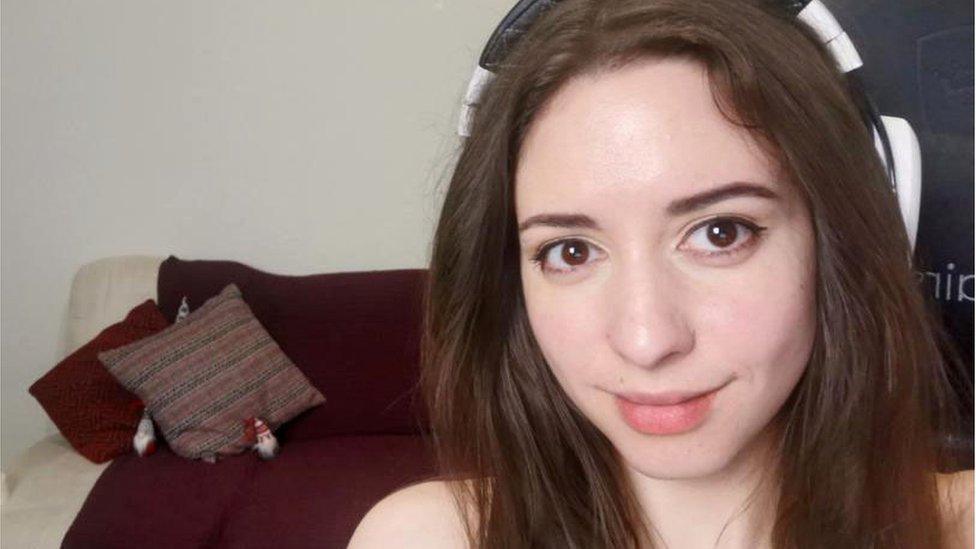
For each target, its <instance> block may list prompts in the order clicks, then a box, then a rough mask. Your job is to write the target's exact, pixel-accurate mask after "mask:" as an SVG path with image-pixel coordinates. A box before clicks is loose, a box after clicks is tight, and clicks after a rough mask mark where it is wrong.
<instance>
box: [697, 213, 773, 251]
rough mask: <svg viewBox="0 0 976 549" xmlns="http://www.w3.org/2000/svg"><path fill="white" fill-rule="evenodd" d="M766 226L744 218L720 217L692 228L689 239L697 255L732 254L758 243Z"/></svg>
mask: <svg viewBox="0 0 976 549" xmlns="http://www.w3.org/2000/svg"><path fill="white" fill-rule="evenodd" d="M765 230H766V227H760V226H758V225H756V224H755V223H752V222H750V221H746V220H744V219H738V218H729V217H719V218H715V219H711V220H709V221H706V222H704V223H702V224H701V225H698V226H697V227H695V228H694V229H692V231H691V233H690V235H689V236H688V238H687V241H688V242H689V244H690V245H691V247H692V248H693V249H695V250H696V251H695V252H694V253H695V254H696V255H701V256H706V257H707V256H720V255H732V254H736V253H738V252H740V251H744V250H745V249H746V248H749V247H751V246H752V245H753V244H756V242H757V239H758V238H759V235H760V233H762V232H763V231H765Z"/></svg>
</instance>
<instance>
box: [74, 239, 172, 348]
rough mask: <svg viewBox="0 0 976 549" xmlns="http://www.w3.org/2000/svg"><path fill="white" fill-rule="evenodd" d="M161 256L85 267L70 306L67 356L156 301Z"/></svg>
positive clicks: (125, 258) (98, 262) (132, 257)
mask: <svg viewBox="0 0 976 549" xmlns="http://www.w3.org/2000/svg"><path fill="white" fill-rule="evenodd" d="M165 259H166V258H165V257H161V256H146V255H125V256H113V257H105V258H102V259H98V260H96V261H92V262H91V263H86V264H85V265H82V266H81V267H80V268H79V269H78V271H77V272H76V273H75V276H74V280H73V281H72V283H71V296H70V298H69V303H68V327H67V336H66V337H67V340H66V341H65V342H64V345H65V349H63V351H64V352H62V353H61V355H62V356H67V355H68V354H69V353H71V352H74V351H75V350H76V349H78V348H79V347H81V346H82V345H84V344H85V343H88V342H89V341H90V340H91V339H92V338H94V337H95V336H96V335H98V333H99V332H101V331H102V330H104V329H105V328H107V327H109V326H111V325H112V324H115V323H116V322H119V321H120V320H122V319H123V318H125V315H126V314H127V313H128V312H129V311H130V310H131V309H132V308H133V307H135V306H136V305H139V304H140V303H142V302H143V301H145V300H147V299H153V300H155V299H156V280H157V276H158V273H159V265H160V263H162V262H163V260H165Z"/></svg>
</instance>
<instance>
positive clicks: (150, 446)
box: [132, 408, 156, 457]
mask: <svg viewBox="0 0 976 549" xmlns="http://www.w3.org/2000/svg"><path fill="white" fill-rule="evenodd" d="M132 447H133V448H135V450H136V453H137V454H139V457H146V456H148V455H150V454H152V453H153V452H155V451H156V430H155V429H153V422H152V417H150V416H149V410H146V409H145V408H143V410H142V419H140V420H139V427H138V428H136V434H135V436H133V437H132Z"/></svg>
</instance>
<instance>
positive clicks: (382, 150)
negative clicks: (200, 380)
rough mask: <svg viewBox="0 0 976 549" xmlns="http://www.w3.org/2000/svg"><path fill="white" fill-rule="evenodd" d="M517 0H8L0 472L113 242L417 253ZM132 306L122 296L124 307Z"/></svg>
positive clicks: (213, 249) (35, 419)
mask: <svg viewBox="0 0 976 549" xmlns="http://www.w3.org/2000/svg"><path fill="white" fill-rule="evenodd" d="M514 3H515V2H514V0H440V1H420V0H409V1H408V0H380V1H374V2H358V1H353V0H345V1H342V2H338V1H326V0H318V1H312V0H304V1H283V2H266V1H254V0H246V1H244V0H234V1H198V0H192V1H191V0H167V1H165V2H163V1H145V2H130V1H125V0H102V1H98V2H68V1H64V0H58V1H53V0H48V1H37V0H10V1H7V0H4V1H3V3H2V20H0V24H2V45H0V52H2V111H3V118H2V134H0V135H2V158H0V166H2V196H0V246H2V261H0V287H2V313H0V314H2V318H0V332H2V341H0V445H2V447H0V450H2V452H0V453H2V455H0V466H2V464H4V463H10V460H11V458H13V457H14V456H16V454H17V453H18V452H20V451H22V450H23V449H24V448H26V447H27V446H28V445H30V444H31V443H33V442H34V441H36V440H38V439H39V438H41V437H42V436H44V435H45V434H46V433H49V432H54V430H55V428H54V426H53V424H52V423H51V422H50V420H48V419H47V416H46V415H45V414H44V412H43V410H42V409H41V407H40V406H39V405H38V404H37V403H36V401H34V399H33V398H32V397H31V396H30V395H29V394H28V393H27V387H28V386H29V385H30V384H31V383H33V381H34V380H36V379H37V378H38V377H40V376H41V375H42V374H43V373H44V372H46V371H47V370H48V369H49V368H51V367H52V366H53V365H54V364H55V363H56V362H57V361H58V360H60V359H61V358H62V357H63V356H64V354H65V353H66V350H65V349H62V348H61V345H62V343H61V341H62V338H63V335H62V331H63V329H64V328H63V325H64V322H63V318H64V315H65V311H66V307H67V300H68V290H69V285H70V283H71V277H72V276H73V274H74V272H75V270H76V269H77V268H78V267H79V266H80V265H82V264H83V263H86V262H89V261H92V260H94V259H97V258H99V257H104V256H110V255H121V254H148V255H161V256H165V255H167V254H170V253H173V254H176V255H178V256H180V257H184V258H187V259H203V258H220V259H233V260H237V261H242V262H245V263H249V264H251V265H253V266H255V267H258V268H261V269H264V270H268V271H272V272H277V273H283V274H310V273H319V272H333V271H350V270H369V269H392V268H414V267H423V266H425V265H426V262H427V259H428V257H429V244H430V237H431V232H432V229H433V225H434V222H435V219H436V215H437V212H438V206H439V204H440V199H441V197H442V196H443V192H442V191H443V186H444V185H445V184H446V179H447V177H448V176H449V170H450V167H451V164H452V162H453V160H454V154H455V151H456V147H457V144H458V138H457V137H456V135H455V133H454V131H455V127H456V124H457V114H458V111H459V109H458V105H459V102H460V99H461V97H462V96H463V93H464V89H465V86H466V84H467V79H468V76H469V74H470V71H471V69H472V67H473V64H474V62H475V61H476V59H477V56H478V54H479V53H480V50H481V47H482V45H483V43H484V41H485V40H486V39H487V37H488V35H489V34H490V32H491V30H492V29H493V28H494V26H495V25H496V24H497V22H498V21H499V20H500V19H501V17H502V16H503V15H504V14H505V12H506V11H507V10H508V9H509V8H510V7H511V6H512V5H514ZM133 305H135V304H133Z"/></svg>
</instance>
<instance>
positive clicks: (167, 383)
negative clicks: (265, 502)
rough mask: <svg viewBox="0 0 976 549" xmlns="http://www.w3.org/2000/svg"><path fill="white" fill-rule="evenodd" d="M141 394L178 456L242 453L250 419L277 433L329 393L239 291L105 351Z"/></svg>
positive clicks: (115, 370) (230, 288) (108, 362)
mask: <svg viewBox="0 0 976 549" xmlns="http://www.w3.org/2000/svg"><path fill="white" fill-rule="evenodd" d="M98 358H99V359H100V360H101V361H102V363H103V364H105V366H106V367H107V368H108V369H109V371H110V372H111V373H112V375H114V376H115V377H116V379H118V380H119V382H120V383H122V385H124V386H125V387H126V388H127V389H129V390H130V391H132V392H134V393H136V394H137V395H139V396H140V397H141V398H142V400H143V401H144V402H145V403H146V408H147V409H148V410H149V411H150V413H151V414H152V417H153V419H154V420H155V421H156V423H157V424H158V425H159V427H160V428H161V430H162V435H163V438H164V439H165V440H166V442H167V444H169V446H170V447H171V448H172V449H173V451H174V452H176V453H177V454H179V455H181V456H184V457H187V458H213V457H217V456H228V455H234V454H238V453H240V452H243V451H245V450H247V449H248V448H250V447H251V446H252V444H253V441H251V440H248V439H247V437H246V436H245V433H246V427H247V425H246V423H245V421H246V420H248V419H249V418H252V417H259V418H261V419H263V420H264V422H265V423H267V425H268V427H270V428H271V429H272V430H274V429H276V428H277V427H278V426H280V425H281V424H283V423H284V422H286V421H288V420H290V419H291V418H293V417H295V416H296V415H298V414H299V413H301V412H303V411H305V410H307V409H308V408H311V407H313V406H316V405H318V404H321V403H322V402H323V401H324V400H325V398H324V397H323V395H322V394H321V393H320V392H319V391H318V390H317V389H315V387H313V386H312V385H311V384H310V383H309V382H308V379H306V378H305V376H304V375H302V373H301V371H300V370H299V369H298V368H296V367H295V365H294V364H293V363H292V362H291V360H290V359H289V358H288V356H287V355H286V354H285V353H284V352H282V350H281V348H280V347H279V346H278V345H277V343H275V341H274V339H272V338H271V336H270V335H268V332H267V331H265V329H264V328H263V327H262V326H261V323H260V322H258V320H257V319H256V318H255V317H254V315H253V313H252V312H251V310H250V308H249V307H248V306H247V303H245V302H244V300H243V298H242V297H241V292H240V289H238V288H237V286H235V285H234V284H228V285H227V286H226V287H225V288H224V289H223V291H221V292H220V293H219V294H218V295H216V296H214V297H213V298H211V299H209V300H207V302H206V303H204V304H203V305H202V306H201V307H199V308H198V309H196V310H194V311H193V312H191V313H189V315H187V316H186V318H184V319H183V320H181V321H180V322H178V323H176V324H174V325H172V326H170V327H169V328H167V329H165V330H163V331H161V332H159V333H158V334H155V335H153V336H150V337H147V338H143V339H141V340H139V341H136V342H133V343H130V344H129V345H126V346H124V347H120V348H118V349H113V350H111V351H105V352H102V353H99V355H98Z"/></svg>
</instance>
